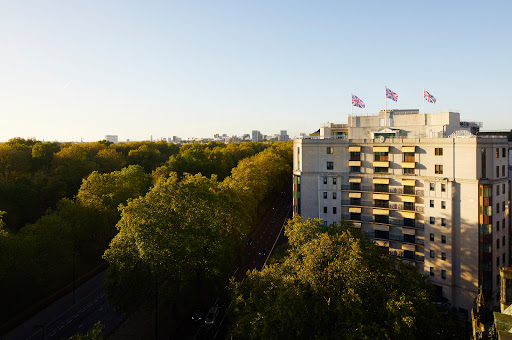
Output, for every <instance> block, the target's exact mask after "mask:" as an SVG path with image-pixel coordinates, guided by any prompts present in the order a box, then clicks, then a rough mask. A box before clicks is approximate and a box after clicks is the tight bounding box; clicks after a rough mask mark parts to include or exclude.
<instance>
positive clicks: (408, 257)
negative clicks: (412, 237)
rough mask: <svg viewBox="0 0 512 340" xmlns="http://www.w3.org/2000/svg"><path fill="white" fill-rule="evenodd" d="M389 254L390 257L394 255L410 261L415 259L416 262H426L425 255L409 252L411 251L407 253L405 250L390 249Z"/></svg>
mask: <svg viewBox="0 0 512 340" xmlns="http://www.w3.org/2000/svg"><path fill="white" fill-rule="evenodd" d="M389 256H390V257H394V258H399V259H403V260H408V261H415V262H424V256H423V255H418V254H415V253H414V254H409V253H405V252H404V251H398V250H396V251H390V252H389Z"/></svg>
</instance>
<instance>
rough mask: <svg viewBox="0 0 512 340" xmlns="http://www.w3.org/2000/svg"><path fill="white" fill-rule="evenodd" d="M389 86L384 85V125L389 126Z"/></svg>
mask: <svg viewBox="0 0 512 340" xmlns="http://www.w3.org/2000/svg"><path fill="white" fill-rule="evenodd" d="M386 90H387V87H386V86H384V101H385V102H386V104H385V106H384V107H385V108H384V126H388V124H387V120H388V96H387V95H386Z"/></svg>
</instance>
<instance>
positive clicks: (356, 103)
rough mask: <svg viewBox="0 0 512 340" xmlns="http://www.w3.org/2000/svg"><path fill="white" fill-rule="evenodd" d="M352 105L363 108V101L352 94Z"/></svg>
mask: <svg viewBox="0 0 512 340" xmlns="http://www.w3.org/2000/svg"><path fill="white" fill-rule="evenodd" d="M352 106H355V107H358V108H361V109H364V102H363V101H362V100H361V99H359V98H357V96H354V95H352Z"/></svg>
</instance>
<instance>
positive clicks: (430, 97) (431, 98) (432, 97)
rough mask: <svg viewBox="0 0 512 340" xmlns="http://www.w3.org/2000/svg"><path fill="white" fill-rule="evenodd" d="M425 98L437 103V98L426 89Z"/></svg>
mask: <svg viewBox="0 0 512 340" xmlns="http://www.w3.org/2000/svg"><path fill="white" fill-rule="evenodd" d="M423 98H425V100H426V101H427V102H429V103H434V104H435V103H436V99H435V98H434V96H433V95H431V94H430V93H428V92H427V91H425V90H423Z"/></svg>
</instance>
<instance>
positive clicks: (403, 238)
mask: <svg viewBox="0 0 512 340" xmlns="http://www.w3.org/2000/svg"><path fill="white" fill-rule="evenodd" d="M367 234H368V236H370V237H371V238H375V239H379V240H388V241H396V242H402V243H410V244H417V245H420V246H422V245H423V244H424V242H423V239H419V238H416V237H414V235H384V234H377V235H376V234H375V233H374V232H369V233H367Z"/></svg>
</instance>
